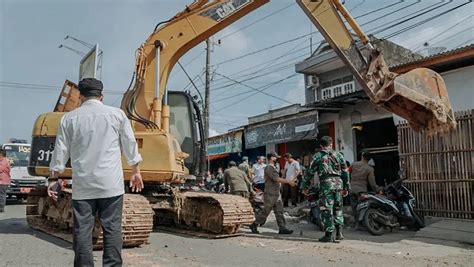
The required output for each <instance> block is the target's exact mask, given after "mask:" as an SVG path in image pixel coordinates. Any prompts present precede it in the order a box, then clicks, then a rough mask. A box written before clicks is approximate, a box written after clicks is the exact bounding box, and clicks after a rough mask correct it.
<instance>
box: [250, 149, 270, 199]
mask: <svg viewBox="0 0 474 267" xmlns="http://www.w3.org/2000/svg"><path fill="white" fill-rule="evenodd" d="M265 167H267V164H265V157H263V156H260V157H258V160H257V163H255V164H254V165H253V166H252V176H253V178H252V183H253V185H254V186H255V188H257V189H259V190H260V191H262V192H265V179H264V173H265Z"/></svg>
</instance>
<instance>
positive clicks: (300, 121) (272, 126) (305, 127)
mask: <svg viewBox="0 0 474 267" xmlns="http://www.w3.org/2000/svg"><path fill="white" fill-rule="evenodd" d="M317 124H318V113H317V112H310V113H308V114H304V115H299V114H298V115H297V116H295V117H292V118H288V119H286V120H280V121H278V122H273V123H269V124H265V125H256V126H249V127H248V128H247V129H246V130H245V148H247V149H249V148H256V147H259V146H264V145H267V144H281V143H286V142H291V141H298V140H308V139H315V138H316V137H317V135H318V127H317V126H318V125H317Z"/></svg>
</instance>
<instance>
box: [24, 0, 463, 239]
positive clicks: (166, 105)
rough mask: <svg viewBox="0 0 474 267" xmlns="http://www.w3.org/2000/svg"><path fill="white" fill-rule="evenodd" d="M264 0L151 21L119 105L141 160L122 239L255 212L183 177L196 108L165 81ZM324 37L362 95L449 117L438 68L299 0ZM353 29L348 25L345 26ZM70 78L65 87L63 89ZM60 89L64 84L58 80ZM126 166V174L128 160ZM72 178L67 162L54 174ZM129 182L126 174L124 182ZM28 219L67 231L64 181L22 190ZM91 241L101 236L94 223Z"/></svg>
mask: <svg viewBox="0 0 474 267" xmlns="http://www.w3.org/2000/svg"><path fill="white" fill-rule="evenodd" d="M268 2H269V0H214V1H209V0H198V1H194V2H193V3H192V4H191V5H189V6H186V8H185V9H184V10H183V11H182V12H179V13H178V14H176V15H175V16H174V17H172V18H171V19H169V20H167V21H164V22H161V23H159V24H158V25H156V27H155V29H154V30H153V32H152V34H151V35H150V36H149V37H148V39H147V40H146V41H145V42H144V43H143V44H142V45H141V46H140V47H139V48H138V50H137V53H136V65H135V70H134V75H133V79H132V82H131V83H130V86H129V88H128V90H127V91H126V93H125V94H124V97H123V99H122V103H121V107H122V109H123V110H124V111H125V113H126V114H127V116H128V117H129V118H130V120H131V122H132V124H133V128H134V130H135V135H136V139H137V143H138V146H139V150H140V153H141V155H142V157H143V162H142V163H141V164H140V168H141V170H142V176H143V180H144V183H145V190H144V191H143V192H142V193H141V194H140V195H137V194H126V196H125V198H124V200H125V202H124V216H123V218H124V219H123V233H124V235H123V238H124V246H127V247H133V246H138V245H141V244H143V243H146V242H147V239H148V236H149V234H150V232H151V230H152V227H153V222H154V221H155V223H156V222H158V223H164V224H166V223H168V224H172V225H179V226H182V227H187V228H191V229H193V230H199V231H203V232H207V233H211V234H213V235H216V236H219V235H220V236H226V235H232V234H234V233H236V231H237V230H238V229H239V227H240V226H241V225H243V224H250V223H251V222H252V221H253V211H252V207H251V206H250V204H249V202H248V200H247V199H244V198H241V197H238V196H231V195H222V194H213V193H208V192H202V191H199V190H195V189H194V188H195V187H193V186H190V185H189V182H188V177H189V175H190V174H195V173H196V172H197V171H198V168H197V167H196V166H199V164H198V162H199V160H202V159H203V155H202V153H201V152H202V146H201V143H200V142H202V140H199V139H200V136H203V135H202V127H201V122H200V111H199V109H198V108H197V105H196V104H195V103H194V101H193V100H192V98H191V97H190V96H189V95H187V94H186V93H183V92H173V91H168V88H167V82H168V78H169V74H170V73H171V70H172V69H173V67H174V65H175V63H176V62H177V61H178V60H179V59H180V58H181V57H182V56H183V55H184V54H185V53H186V52H187V51H189V50H190V49H191V48H193V47H195V46H196V45H197V44H199V43H201V42H202V41H204V40H206V39H207V38H209V37H211V36H212V35H214V34H215V33H217V32H219V31H220V30H222V29H223V28H225V27H226V26H228V25H230V24H231V23H233V22H235V21H236V20H238V19H239V18H241V17H243V16H245V15H247V14H248V13H250V12H251V11H253V10H255V9H257V8H259V7H260V6H262V5H264V4H266V3H268ZM296 2H297V3H298V4H299V5H300V7H301V8H302V9H303V11H304V12H305V13H306V15H307V16H308V17H309V18H310V20H311V21H312V22H313V23H314V24H315V25H316V27H317V28H318V30H319V31H320V32H321V34H322V35H323V36H324V38H325V39H326V41H327V42H328V43H329V44H330V45H331V47H332V48H333V49H334V50H335V51H336V53H337V54H338V55H339V56H340V57H341V59H342V60H343V61H344V62H345V64H346V65H347V66H349V67H350V69H351V71H352V74H353V75H354V77H355V78H356V80H357V81H358V82H359V83H360V84H361V85H362V88H363V90H364V91H365V92H366V94H367V95H368V97H369V98H370V100H371V101H372V102H373V103H374V104H376V105H378V106H380V107H383V108H385V109H387V110H388V111H390V112H393V113H395V114H397V115H399V116H401V117H403V118H405V119H406V120H407V121H408V122H409V123H410V125H411V126H412V127H413V128H415V129H419V130H424V131H426V132H428V133H433V132H437V131H449V130H450V129H452V128H454V127H455V121H454V116H453V111H452V109H451V105H450V102H449V99H448V95H447V90H446V87H445V84H444V82H443V79H442V78H441V76H440V75H439V74H437V73H436V72H434V71H431V70H429V69H415V70H412V71H410V72H408V73H406V74H403V75H398V74H396V73H392V72H390V71H389V69H388V66H387V64H386V63H385V61H384V59H383V56H382V54H381V53H380V52H379V51H378V50H377V49H375V48H374V47H373V45H372V44H371V43H370V41H369V39H368V38H367V37H366V36H365V35H364V33H363V32H362V30H361V28H360V27H359V26H358V25H357V23H356V22H355V21H354V19H353V18H352V17H351V16H350V14H349V13H348V12H347V10H346V9H345V8H344V6H343V5H342V4H341V3H340V2H339V0H297V1H296ZM351 30H352V31H353V32H354V33H355V34H352V33H351ZM74 86H75V85H74V84H66V86H65V87H64V88H63V91H62V92H61V95H62V97H63V98H64V99H66V100H64V99H63V100H61V98H60V100H59V101H58V104H57V106H56V109H55V112H50V113H45V114H42V115H40V116H39V117H38V119H37V120H36V122H35V125H34V128H33V134H32V135H33V136H32V153H31V159H30V165H29V172H30V174H31V175H35V176H46V177H47V176H49V170H48V166H49V161H50V157H49V155H50V154H51V153H52V151H53V150H54V142H55V136H56V131H57V128H58V125H59V121H60V119H61V117H62V116H63V115H64V112H67V111H70V110H72V109H74V108H76V107H77V106H79V104H80V103H79V101H78V100H77V89H75V88H74ZM68 88H69V89H68ZM66 89H67V90H66ZM123 166H124V177H125V179H127V178H128V177H130V174H131V172H130V168H129V167H128V166H127V165H126V164H123ZM61 178H63V179H71V169H70V168H67V169H66V171H65V172H64V173H63V174H61ZM125 184H127V183H125ZM27 220H28V223H29V225H30V226H31V227H33V228H36V229H40V230H42V231H45V232H47V233H50V234H53V235H56V236H58V237H61V238H64V239H68V240H70V239H71V230H72V211H71V188H65V189H63V191H62V192H61V194H60V198H59V200H58V202H57V203H53V202H52V201H51V200H50V199H49V198H48V197H47V194H46V190H45V188H39V189H37V190H34V191H32V192H31V193H30V195H29V199H28V206H27ZM94 237H95V238H94V245H95V246H96V247H100V246H101V244H102V243H101V242H102V239H101V233H100V227H96V229H95V231H94Z"/></svg>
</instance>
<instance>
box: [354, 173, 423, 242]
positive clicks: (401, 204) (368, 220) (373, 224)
mask: <svg viewBox="0 0 474 267" xmlns="http://www.w3.org/2000/svg"><path fill="white" fill-rule="evenodd" d="M403 180H404V179H399V180H397V181H395V182H393V183H391V184H389V185H388V186H387V187H385V188H384V189H383V191H382V192H383V194H375V193H369V194H367V195H364V196H363V197H362V199H360V200H359V201H360V202H359V204H358V205H357V213H358V220H359V222H360V223H361V224H363V225H365V227H366V228H367V230H368V231H369V232H370V233H371V234H373V235H382V234H383V233H384V232H385V229H390V231H392V230H393V229H394V228H396V227H398V226H407V227H411V228H414V229H417V230H418V229H420V228H423V227H424V226H425V221H424V217H423V216H421V215H419V214H418V213H416V212H415V210H414V207H415V197H414V196H413V194H412V193H411V192H410V190H408V188H406V187H405V186H403V184H402V182H403Z"/></svg>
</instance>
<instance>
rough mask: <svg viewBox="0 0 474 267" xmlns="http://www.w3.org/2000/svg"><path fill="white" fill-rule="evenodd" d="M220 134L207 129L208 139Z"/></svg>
mask: <svg viewBox="0 0 474 267" xmlns="http://www.w3.org/2000/svg"><path fill="white" fill-rule="evenodd" d="M219 134H220V133H219V132H218V131H216V130H214V129H211V128H209V137H213V136H216V135H219Z"/></svg>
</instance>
